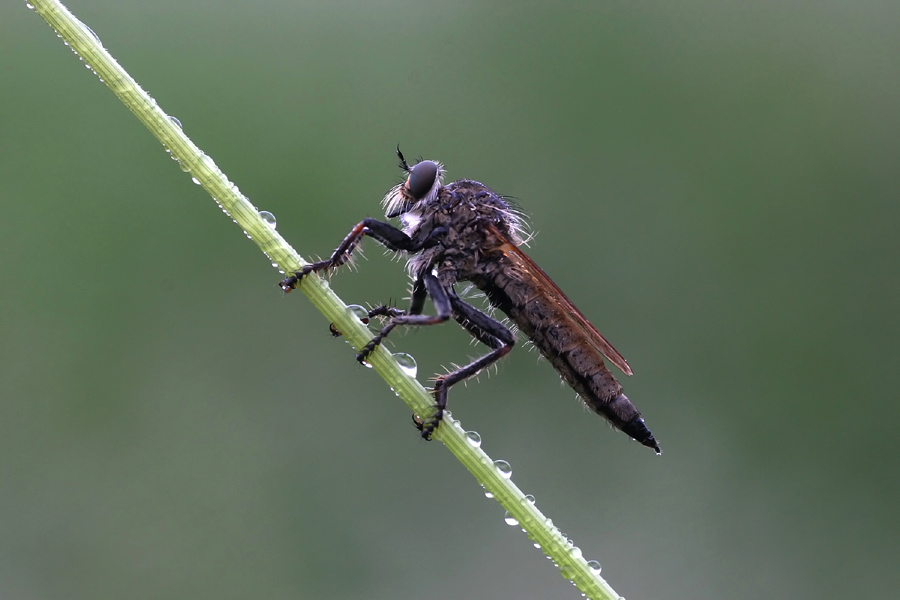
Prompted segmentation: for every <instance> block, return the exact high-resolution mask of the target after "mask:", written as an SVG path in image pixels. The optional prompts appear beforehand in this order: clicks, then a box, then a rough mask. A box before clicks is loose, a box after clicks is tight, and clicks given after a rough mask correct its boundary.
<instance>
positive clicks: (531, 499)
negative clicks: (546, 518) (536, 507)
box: [525, 494, 534, 504]
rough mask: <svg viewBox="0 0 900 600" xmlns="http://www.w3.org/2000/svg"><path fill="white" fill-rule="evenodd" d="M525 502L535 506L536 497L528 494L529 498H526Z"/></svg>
mask: <svg viewBox="0 0 900 600" xmlns="http://www.w3.org/2000/svg"><path fill="white" fill-rule="evenodd" d="M525 501H526V502H527V503H528V504H534V496H532V495H531V494H528V495H527V496H525Z"/></svg>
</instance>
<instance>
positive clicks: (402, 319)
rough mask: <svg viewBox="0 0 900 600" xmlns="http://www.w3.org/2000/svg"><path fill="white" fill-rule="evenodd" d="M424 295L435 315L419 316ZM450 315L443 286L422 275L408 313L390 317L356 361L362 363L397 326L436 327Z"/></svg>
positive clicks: (450, 311) (434, 278) (429, 276)
mask: <svg viewBox="0 0 900 600" xmlns="http://www.w3.org/2000/svg"><path fill="white" fill-rule="evenodd" d="M420 282H421V283H420ZM426 293H427V294H429V295H431V302H432V303H433V304H434V308H435V310H436V311H437V314H436V315H423V314H421V312H422V308H423V306H424V304H425V295H426ZM451 313H452V309H451V305H450V298H449V297H448V296H447V291H446V290H445V289H444V286H442V285H441V283H440V282H439V281H438V279H437V277H435V276H434V275H432V274H431V273H427V274H425V275H422V276H421V277H420V278H419V280H418V281H416V284H415V285H414V286H413V299H412V304H411V305H410V308H409V312H408V313H406V314H402V315H397V316H394V317H391V320H390V321H388V324H387V325H385V326H384V328H382V330H381V331H379V332H378V335H376V336H375V337H374V338H372V340H371V341H370V342H369V343H368V344H366V345H365V346H363V347H362V349H361V350H360V351H359V354H357V355H356V360H358V361H359V362H364V361H365V360H366V357H367V356H369V354H371V353H372V351H374V350H375V347H376V346H378V345H379V344H380V343H381V342H382V341H383V340H384V338H385V337H387V335H388V334H389V333H390V332H391V331H392V330H393V329H394V327H396V326H397V325H437V324H438V323H443V322H444V321H446V320H447V319H449V318H450V315H451Z"/></svg>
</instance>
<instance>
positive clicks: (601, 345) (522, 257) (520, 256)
mask: <svg viewBox="0 0 900 600" xmlns="http://www.w3.org/2000/svg"><path fill="white" fill-rule="evenodd" d="M491 229H492V230H493V231H492V233H493V234H494V235H495V236H497V239H498V241H499V242H500V243H501V245H500V250H501V251H503V254H504V256H505V257H506V258H507V260H509V261H510V262H512V263H513V264H515V265H516V266H517V267H518V268H520V269H522V270H523V271H525V272H527V273H529V274H530V275H531V276H532V277H534V279H535V280H536V281H537V282H538V283H539V284H540V285H542V286H544V287H545V288H548V289H550V290H551V291H552V293H553V299H554V300H555V301H556V302H557V303H559V305H560V306H561V307H562V308H563V312H564V313H565V314H567V315H569V316H570V317H571V318H572V321H573V322H574V323H575V325H576V326H577V327H578V328H579V329H580V330H581V331H582V332H583V333H584V335H585V337H586V338H587V339H588V340H589V341H590V343H591V345H593V346H594V348H596V349H597V351H598V352H600V353H601V354H603V356H605V357H606V358H608V359H609V361H610V362H611V363H612V364H614V365H616V366H617V367H619V369H621V370H622V372H623V373H625V374H626V375H631V374H632V370H631V367H630V366H628V361H627V360H625V357H623V356H622V355H621V354H619V352H618V350H616V349H615V348H613V347H612V344H610V343H609V342H608V341H606V338H605V337H603V335H601V334H600V332H599V331H597V329H596V328H595V327H594V326H593V325H591V322H590V321H588V320H587V317H585V316H584V315H583V314H581V311H580V310H578V309H577V308H575V305H574V304H572V301H571V300H569V299H568V298H567V297H566V295H565V294H564V293H563V291H562V290H561V289H559V286H557V285H556V284H555V283H553V280H552V279H550V277H549V276H548V275H547V274H546V273H544V271H543V270H542V269H541V268H540V267H539V266H537V265H536V264H535V262H534V261H533V260H531V258H529V257H528V255H527V254H525V253H524V252H522V250H520V249H519V247H518V246H516V245H515V244H514V243H512V242H511V241H510V240H509V238H507V237H506V236H505V235H503V234H502V233H501V232H500V231H499V230H498V229H496V228H495V227H491Z"/></svg>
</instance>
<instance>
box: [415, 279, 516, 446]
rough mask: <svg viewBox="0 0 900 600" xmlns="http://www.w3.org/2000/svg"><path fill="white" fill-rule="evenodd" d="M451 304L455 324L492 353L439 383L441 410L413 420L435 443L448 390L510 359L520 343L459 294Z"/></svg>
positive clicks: (436, 384)
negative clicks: (423, 418) (436, 429)
mask: <svg viewBox="0 0 900 600" xmlns="http://www.w3.org/2000/svg"><path fill="white" fill-rule="evenodd" d="M450 303H451V306H452V307H453V318H454V320H456V322H457V323H459V324H460V325H462V326H463V327H464V328H465V329H466V331H468V332H469V333H470V334H471V335H472V337H474V338H475V339H477V340H478V341H479V342H481V343H483V344H485V345H486V346H488V347H490V348H492V350H491V352H488V353H487V354H485V355H484V356H482V357H481V358H479V359H477V360H475V361H473V362H471V363H469V364H468V365H466V366H464V367H462V368H460V369H457V370H456V371H453V372H451V373H447V374H445V375H441V376H439V377H437V378H436V379H435V382H434V392H433V393H434V399H435V401H436V402H437V410H436V411H435V413H434V414H433V415H432V416H431V417H429V418H428V419H426V420H424V421H419V420H417V419H416V418H415V417H413V421H414V422H415V424H416V427H417V428H418V429H419V431H421V432H422V437H423V438H425V439H426V440H427V439H431V434H432V433H434V430H435V428H436V427H437V426H438V425H439V424H440V422H441V419H442V418H443V417H444V410H445V409H446V408H447V390H448V389H449V388H450V386H452V385H453V384H454V383H458V382H460V381H463V380H464V379H468V378H469V377H472V376H473V375H475V374H477V373H478V372H479V371H481V370H482V369H484V368H485V367H488V366H490V365H492V364H493V363H495V362H497V361H498V360H500V359H501V358H503V357H504V356H506V354H508V353H509V351H510V350H512V347H513V345H514V344H515V343H516V338H515V336H514V335H513V333H512V331H510V330H509V328H508V327H506V326H505V325H504V324H503V323H501V322H500V321H497V320H496V319H494V318H493V317H490V316H488V315H486V314H485V313H483V312H482V311H480V310H478V309H477V308H475V307H474V306H472V305H471V304H467V303H466V302H463V301H462V300H461V299H460V298H459V297H458V296H457V295H456V294H455V293H452V292H451V293H450Z"/></svg>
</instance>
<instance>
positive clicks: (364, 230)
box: [280, 147, 660, 454]
mask: <svg viewBox="0 0 900 600" xmlns="http://www.w3.org/2000/svg"><path fill="white" fill-rule="evenodd" d="M397 155H398V156H399V158H400V168H401V169H403V171H404V172H405V173H406V180H405V181H404V182H403V183H400V184H398V185H396V186H395V187H393V188H392V189H391V190H390V191H389V192H388V193H387V195H386V196H385V198H384V200H383V202H382V204H383V206H384V209H385V215H386V216H387V218H389V219H390V218H395V217H396V218H399V219H400V222H401V224H402V228H397V227H395V226H393V225H391V224H389V223H385V222H382V221H378V220H376V219H371V218H368V219H364V220H363V221H360V222H359V223H358V224H357V225H356V226H355V227H354V228H353V229H352V230H350V233H349V234H347V236H346V237H345V238H344V240H343V241H342V242H341V243H340V245H339V246H338V247H337V249H336V250H335V251H334V253H333V254H332V255H331V257H330V258H328V259H327V260H322V261H319V262H315V263H311V264H308V265H306V266H304V267H303V268H301V269H300V270H298V271H296V272H294V273H293V274H292V275H290V276H288V277H286V278H285V279H284V280H283V281H281V283H280V285H281V289H282V290H284V291H285V292H290V291H291V290H292V289H294V288H295V287H297V285H299V284H300V283H301V281H302V279H303V278H304V277H306V276H307V275H309V274H310V273H316V272H319V271H328V270H331V269H335V268H337V267H340V266H341V265H343V264H345V263H346V262H347V261H348V260H349V259H350V256H351V254H352V253H353V250H354V249H355V248H356V247H357V246H358V245H359V243H360V242H361V241H362V239H363V237H364V236H370V237H373V238H375V239H376V240H378V241H379V242H380V243H381V244H382V245H384V246H385V247H387V248H388V249H390V250H393V251H395V252H404V253H407V254H408V255H409V260H408V262H407V269H408V270H409V273H410V275H411V277H412V280H413V287H412V299H411V303H410V306H409V309H408V310H406V311H404V310H400V309H397V308H394V307H390V306H379V307H376V308H373V309H372V310H370V311H369V317H370V318H372V317H384V318H386V324H385V325H384V327H383V328H382V329H381V331H379V332H378V334H377V335H376V336H375V337H374V338H372V340H371V341H370V342H369V343H368V344H366V345H365V346H363V348H362V349H361V350H360V351H359V353H358V354H357V356H356V359H357V360H358V361H360V362H363V361H365V359H366V357H367V356H368V355H369V354H370V353H371V352H372V351H374V350H375V348H376V347H377V346H378V345H379V344H381V343H382V342H383V341H384V339H385V338H386V337H387V336H388V334H390V332H391V331H392V330H393V329H394V328H396V327H397V326H398V325H419V326H423V325H436V324H438V323H443V322H445V321H447V320H449V319H451V318H452V319H453V320H455V321H456V322H457V323H459V324H460V325H461V326H462V327H463V328H465V329H466V331H468V332H469V334H471V335H472V336H473V337H474V338H475V339H477V340H478V341H479V342H481V343H483V344H485V345H486V346H487V347H488V348H490V352H488V353H487V354H485V355H484V356H482V357H481V358H478V359H477V360H474V361H473V362H471V363H469V364H468V365H465V366H463V367H461V368H459V369H457V370H455V371H452V372H449V373H446V374H443V375H438V376H436V377H435V379H434V387H433V394H434V399H435V402H436V403H437V408H436V410H435V412H434V414H433V415H431V416H430V417H428V418H426V419H418V418H417V417H415V416H414V417H413V421H414V422H415V424H416V427H417V428H418V429H419V431H420V432H421V434H422V437H424V438H425V439H430V438H431V435H432V433H434V431H435V429H436V428H437V427H438V426H439V425H440V423H441V419H442V417H443V414H444V410H445V408H446V406H447V390H448V389H449V388H450V387H451V386H452V385H453V384H455V383H458V382H460V381H463V380H465V379H468V378H469V377H472V376H474V375H476V374H477V373H478V372H480V371H481V370H483V369H485V368H486V367H488V366H490V365H492V364H493V363H495V362H496V361H498V360H499V359H501V358H502V357H503V356H505V355H506V354H507V353H509V351H510V350H512V348H513V345H514V344H515V341H516V340H515V335H514V334H513V332H512V331H511V330H510V329H509V328H508V327H507V326H506V325H504V324H503V323H501V322H500V321H498V320H496V319H494V318H493V317H492V316H490V315H488V314H487V313H485V312H483V311H481V310H479V309H478V308H476V307H474V306H472V305H471V304H469V303H467V302H465V301H464V300H463V299H461V298H460V297H459V296H458V295H457V293H456V291H455V289H454V288H455V284H456V283H457V282H461V281H469V282H471V283H473V284H474V285H475V286H476V287H478V288H479V289H480V290H481V291H482V292H484V294H485V295H486V296H487V299H488V301H489V303H490V304H491V305H492V306H493V307H494V308H497V309H499V310H500V311H502V312H504V313H506V315H507V316H508V317H509V318H510V319H511V320H512V321H513V322H514V323H515V324H516V326H517V327H518V328H519V330H520V331H522V332H523V333H524V334H525V335H527V336H528V338H529V339H530V340H531V341H532V343H534V345H535V346H536V347H537V348H538V350H540V352H541V354H543V355H544V357H546V358H547V360H549V361H550V363H551V364H552V365H553V367H554V368H555V369H556V370H557V372H558V373H559V374H560V376H561V377H562V378H563V380H565V381H566V383H568V384H569V385H570V386H572V388H574V389H575V391H576V392H577V393H578V395H579V396H580V397H581V399H582V400H583V401H584V403H585V405H586V406H587V407H588V408H590V409H591V410H592V411H594V412H596V413H597V414H599V415H601V416H603V417H605V418H606V419H607V420H608V421H609V422H610V423H611V424H612V425H613V426H614V427H616V428H617V429H620V430H621V431H623V432H625V433H626V434H628V435H629V436H631V437H632V438H634V439H635V440H637V441H638V442H640V443H641V444H643V445H645V446H648V447H650V448H653V449H654V450H655V451H656V453H657V454H659V453H660V449H659V445H658V444H657V442H656V439H655V438H654V437H653V434H652V433H650V430H649V429H648V428H647V426H646V424H645V423H644V419H643V418H642V417H641V413H640V412H638V410H637V409H636V408H635V406H634V405H633V404H632V403H631V401H630V400H629V399H628V397H627V396H626V395H625V394H623V393H622V386H621V385H620V384H619V382H618V381H616V378H615V377H614V376H613V374H612V373H611V372H610V371H609V369H607V368H606V365H605V364H604V361H603V357H606V358H607V359H609V361H610V362H611V363H612V364H614V365H615V366H616V367H618V368H619V369H620V370H621V371H622V372H623V373H625V374H626V375H631V373H632V371H631V367H629V366H628V362H627V361H626V360H625V359H624V358H623V357H622V355H621V354H619V353H618V351H616V349H615V348H613V347H612V345H611V344H610V343H609V342H608V341H606V338H604V337H603V336H602V335H601V334H600V333H599V332H598V331H597V330H596V329H595V328H594V326H593V325H591V324H590V322H589V321H588V320H587V318H585V316H584V315H582V314H581V312H579V311H578V309H577V308H575V306H574V305H573V304H572V302H571V301H569V299H568V298H567V297H566V296H565V294H563V292H562V291H561V290H560V289H559V288H558V287H557V286H556V284H555V283H553V281H552V280H551V279H550V277H548V276H547V274H546V273H544V271H542V270H541V268H540V267H538V266H537V265H536V264H535V263H534V261H532V260H531V259H530V258H529V257H528V255H526V254H525V252H523V251H522V250H521V248H520V246H521V244H522V243H523V242H522V236H523V231H524V227H525V224H524V221H523V219H522V217H521V215H520V214H519V212H518V211H517V210H516V209H515V207H513V206H512V205H511V204H510V202H509V201H507V200H506V199H504V198H503V197H501V196H500V195H498V194H496V193H495V192H494V191H493V190H491V189H490V188H488V187H487V186H485V185H483V184H481V183H479V182H477V181H472V180H468V179H460V180H459V181H455V182H453V183H450V184H447V185H444V184H443V178H444V167H443V165H441V163H439V162H436V161H432V160H422V161H419V162H418V163H416V164H415V165H412V166H410V165H409V164H408V163H407V162H406V159H405V158H404V157H403V154H402V153H401V152H400V148H399V147H398V148H397ZM429 296H430V297H431V301H432V304H433V305H434V310H435V314H423V311H424V308H425V299H426V297H429ZM332 333H334V334H335V335H339V334H340V332H337V331H336V330H334V329H332Z"/></svg>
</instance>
